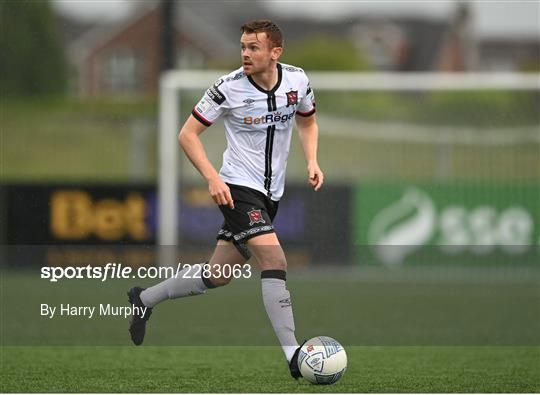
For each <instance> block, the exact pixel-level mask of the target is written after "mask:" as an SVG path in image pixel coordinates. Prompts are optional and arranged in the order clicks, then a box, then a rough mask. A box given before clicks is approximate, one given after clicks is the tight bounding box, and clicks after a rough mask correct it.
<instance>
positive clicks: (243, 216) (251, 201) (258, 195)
mask: <svg viewBox="0 0 540 395" xmlns="http://www.w3.org/2000/svg"><path fill="white" fill-rule="evenodd" d="M227 185H228V186H229V188H230V190H231V195H232V198H233V201H234V209H231V208H229V206H226V205H223V206H221V205H220V206H219V209H220V210H221V212H222V214H223V217H225V221H224V222H223V225H222V226H221V229H220V230H219V232H218V235H217V239H218V240H227V241H232V242H233V243H234V245H235V246H236V248H238V251H240V253H241V254H242V255H243V256H244V257H245V258H246V259H249V258H250V257H251V253H250V252H249V250H248V249H247V247H246V244H245V243H246V241H247V240H249V239H251V238H252V237H255V236H260V235H264V234H266V233H274V226H273V225H272V221H273V220H274V217H275V216H276V214H277V210H278V205H279V202H276V201H274V200H272V199H270V198H269V197H268V196H266V195H265V194H264V193H262V192H259V191H257V190H255V189H252V188H248V187H245V186H241V185H233V184H227Z"/></svg>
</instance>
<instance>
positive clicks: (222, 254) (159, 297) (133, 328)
mask: <svg viewBox="0 0 540 395" xmlns="http://www.w3.org/2000/svg"><path fill="white" fill-rule="evenodd" d="M245 262H246V258H245V257H244V256H243V255H242V254H241V253H240V252H239V250H238V248H236V247H235V246H234V245H233V243H232V242H229V241H225V240H218V243H217V245H216V248H215V250H214V253H213V254H212V257H211V258H210V260H209V261H208V264H209V266H210V276H208V277H206V276H203V275H202V273H203V267H202V265H204V263H203V264H199V265H194V266H192V267H191V268H188V267H186V268H184V269H183V270H181V271H180V272H178V274H177V275H176V276H174V277H171V278H168V279H166V280H164V281H162V282H160V283H158V284H156V285H154V286H152V287H149V288H147V289H143V288H140V287H134V288H132V289H131V290H130V291H129V292H128V297H129V301H130V303H132V304H133V305H134V306H135V307H139V309H140V310H138V311H143V309H144V313H141V314H135V313H134V314H133V317H132V319H131V322H130V327H129V332H130V333H131V339H132V340H133V343H135V344H136V345H140V344H142V342H143V340H144V335H145V333H146V322H147V321H148V319H149V318H150V315H151V314H152V308H153V307H154V306H156V305H157V304H158V303H161V302H163V301H165V300H169V299H177V298H182V297H186V296H194V295H200V294H203V293H205V292H206V290H207V289H210V288H216V287H220V286H224V285H226V284H228V283H229V282H230V281H231V277H225V276H223V273H225V272H227V273H231V272H232V271H231V270H228V271H225V270H223V267H224V266H226V265H230V266H232V267H234V266H235V265H243V264H244V263H245ZM196 266H201V267H200V268H198V267H196ZM189 270H191V271H190V273H201V276H200V277H193V276H186V274H188V271H189Z"/></svg>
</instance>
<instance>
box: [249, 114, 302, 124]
mask: <svg viewBox="0 0 540 395" xmlns="http://www.w3.org/2000/svg"><path fill="white" fill-rule="evenodd" d="M295 112H296V111H293V112H291V113H290V114H284V115H281V112H279V111H277V112H275V113H271V114H266V115H262V116H260V117H244V124H245V125H252V124H253V125H258V124H267V123H277V122H282V123H285V122H288V121H290V120H291V119H292V117H294V113H295Z"/></svg>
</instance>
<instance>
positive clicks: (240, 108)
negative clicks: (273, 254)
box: [192, 63, 315, 201]
mask: <svg viewBox="0 0 540 395" xmlns="http://www.w3.org/2000/svg"><path fill="white" fill-rule="evenodd" d="M277 71H278V81H277V83H276V85H275V86H274V88H272V89H271V90H266V89H264V88H262V87H260V86H259V85H257V83H256V82H255V81H254V80H253V79H252V78H251V77H249V76H246V75H245V74H244V72H243V71H242V68H239V69H238V70H236V71H233V72H232V73H230V74H227V75H225V76H222V77H221V78H220V79H219V80H218V81H217V82H216V83H215V84H214V85H213V86H212V87H210V88H209V89H208V90H207V91H206V92H205V94H204V96H203V97H202V99H201V100H200V101H199V102H198V103H197V105H196V106H195V108H194V109H193V112H192V114H193V116H194V117H195V118H196V119H197V120H199V121H200V122H201V123H203V124H204V125H205V126H210V125H212V123H214V122H215V121H216V120H217V119H218V118H219V117H220V116H221V117H223V120H224V124H225V130H226V137H227V149H226V150H225V152H224V154H223V165H222V167H221V170H220V172H219V174H220V176H221V178H222V179H223V180H224V181H225V182H227V183H230V184H235V185H243V186H246V187H249V188H253V189H255V190H257V191H260V192H262V193H264V194H265V195H266V196H268V197H270V198H271V199H272V200H275V201H278V200H279V199H280V198H281V196H282V195H283V189H284V184H285V170H286V167H287V157H288V154H289V147H290V143H291V135H292V127H293V122H294V116H295V114H297V115H301V116H310V115H312V114H313V113H314V112H315V98H314V95H313V91H312V90H311V88H310V86H309V80H308V78H307V76H306V74H305V73H304V71H303V70H302V69H300V68H298V67H294V66H290V65H286V64H279V63H278V64H277Z"/></svg>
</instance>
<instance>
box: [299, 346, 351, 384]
mask: <svg viewBox="0 0 540 395" xmlns="http://www.w3.org/2000/svg"><path fill="white" fill-rule="evenodd" d="M298 367H299V369H300V373H301V374H302V377H304V378H305V379H306V380H308V381H311V382H312V383H313V384H334V383H335V382H336V381H338V380H339V379H340V378H341V376H342V375H343V373H344V372H345V370H346V369H347V353H345V349H344V348H343V346H342V345H341V344H339V342H338V341H337V340H335V339H332V338H331V337H327V336H317V337H314V338H313V339H309V340H308V341H307V342H305V343H304V345H303V346H302V348H301V349H300V352H299V354H298Z"/></svg>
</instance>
